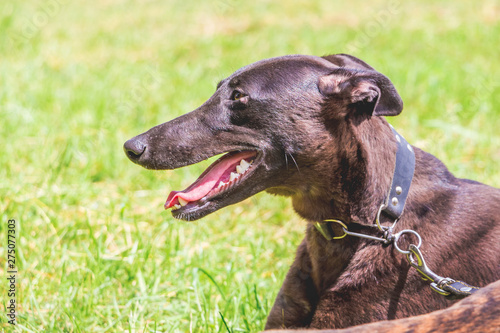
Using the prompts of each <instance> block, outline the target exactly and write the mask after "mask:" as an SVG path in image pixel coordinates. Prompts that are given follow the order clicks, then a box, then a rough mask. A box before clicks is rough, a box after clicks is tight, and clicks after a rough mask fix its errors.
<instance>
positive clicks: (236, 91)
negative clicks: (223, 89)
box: [231, 90, 247, 101]
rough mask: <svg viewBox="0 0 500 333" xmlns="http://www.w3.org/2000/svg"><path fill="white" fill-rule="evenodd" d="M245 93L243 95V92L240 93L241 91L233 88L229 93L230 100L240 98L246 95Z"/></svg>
mask: <svg viewBox="0 0 500 333" xmlns="http://www.w3.org/2000/svg"><path fill="white" fill-rule="evenodd" d="M246 96H247V95H245V94H244V93H242V92H241V91H238V90H235V91H233V93H232V94H231V100H232V101H237V100H240V99H242V98H243V97H246Z"/></svg>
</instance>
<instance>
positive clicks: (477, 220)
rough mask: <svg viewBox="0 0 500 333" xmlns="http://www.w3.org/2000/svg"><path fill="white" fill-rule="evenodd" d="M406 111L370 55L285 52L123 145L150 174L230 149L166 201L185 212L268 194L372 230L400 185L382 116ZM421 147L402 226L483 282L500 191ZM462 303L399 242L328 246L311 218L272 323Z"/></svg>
mask: <svg viewBox="0 0 500 333" xmlns="http://www.w3.org/2000/svg"><path fill="white" fill-rule="evenodd" d="M402 108H403V105H402V101H401V98H400V97H399V95H398V93H397V91H396V89H395V88H394V86H393V85H392V83H391V82H390V81H389V79H387V78H386V77H385V76H383V75H382V74H380V73H378V72H376V71H375V70H374V69H373V68H372V67H370V66H368V65H367V64H365V63H364V62H362V61H361V60H359V59H356V58H354V57H351V56H347V55H333V56H327V57H323V58H320V57H313V56H284V57H279V58H273V59H268V60H263V61H259V62H257V63H255V64H252V65H249V66H247V67H244V68H242V69H240V70H238V71H236V72H235V73H234V74H233V75H231V76H230V77H228V78H226V79H224V80H222V81H221V82H220V83H219V84H218V86H217V90H216V92H215V94H214V95H213V96H212V97H211V98H210V99H209V100H208V101H207V102H205V104H203V105H202V106H201V107H199V108H198V109H196V110H194V111H193V112H191V113H188V114H186V115H184V116H182V117H179V118H177V119H174V120H172V121H170V122H167V123H165V124H162V125H159V126H156V127H154V128H152V129H150V130H149V131H147V132H145V133H143V134H141V135H139V136H137V137H135V138H133V139H131V140H129V141H127V142H126V143H125V146H124V148H125V151H126V154H127V156H128V157H129V158H130V159H131V160H132V161H133V162H135V163H137V164H140V165H142V166H144V167H146V168H150V169H175V168H179V167H182V166H185V165H188V164H193V163H197V162H199V161H202V160H204V159H206V158H209V157H212V156H214V155H216V154H221V153H227V154H226V155H224V156H223V157H222V158H221V159H219V160H218V161H217V162H216V163H214V164H213V165H212V166H210V167H209V168H208V169H207V171H205V172H204V173H203V174H202V175H201V176H200V178H199V179H198V180H197V181H196V182H195V183H193V184H192V185H191V186H189V187H188V188H187V189H186V190H184V191H181V192H172V193H171V194H170V196H169V197H168V199H167V202H166V204H165V207H166V208H173V209H174V210H173V211H172V214H173V216H174V217H176V218H179V219H184V220H196V219H199V218H201V217H203V216H205V215H207V214H209V213H211V212H213V211H215V210H218V209H220V208H222V207H224V206H227V205H230V204H234V203H237V202H239V201H241V200H243V199H245V198H248V197H250V196H252V195H254V194H256V193H258V192H260V191H262V190H266V191H267V192H270V193H273V194H278V195H286V196H290V197H291V198H292V202H293V207H294V209H295V210H296V211H297V213H298V214H300V215H301V216H302V217H303V218H305V219H306V220H308V221H309V222H322V221H324V220H326V219H337V220H341V221H343V222H344V223H345V224H346V225H347V228H348V229H349V230H351V231H357V232H360V233H364V234H371V235H376V236H380V235H379V234H380V232H379V231H378V229H376V228H373V226H372V225H373V223H374V220H375V217H376V215H377V212H378V210H379V207H380V205H381V203H383V202H384V201H385V200H386V196H387V193H388V190H389V188H390V187H391V180H392V178H393V172H394V168H395V159H396V157H395V155H396V149H397V148H396V147H397V143H396V139H395V137H394V135H393V133H392V131H391V129H390V127H389V125H388V123H387V122H386V120H385V119H384V118H383V116H395V115H398V114H399V113H400V112H401V110H402ZM413 150H414V152H415V159H416V166H415V174H414V177H413V181H412V183H411V188H410V191H409V196H408V199H407V201H406V207H405V209H404V212H403V215H402V216H401V218H400V220H399V222H398V224H397V226H396V229H397V230H403V229H412V230H415V231H417V232H418V233H419V234H420V235H421V236H422V239H423V245H422V247H421V250H422V252H423V254H424V255H425V258H426V261H427V263H428V265H429V266H430V267H431V268H432V269H433V270H434V271H435V272H436V273H438V274H439V275H442V276H445V277H448V276H449V277H451V278H454V279H459V280H462V281H466V282H468V283H470V284H472V285H477V286H484V285H486V284H488V283H491V282H493V281H495V280H497V279H499V278H500V255H499V251H500V242H499V241H498V240H499V239H500V190H498V189H495V188H492V187H488V186H486V185H482V184H480V183H477V182H474V181H470V180H464V179H457V178H455V177H454V176H453V175H452V174H451V173H450V172H449V171H448V170H447V169H446V167H445V166H444V165H443V164H442V163H441V162H440V161H439V160H438V159H436V158H435V157H434V156H432V155H430V154H428V153H426V152H423V151H422V150H419V149H418V148H414V149H413ZM382 222H383V223H384V224H387V223H391V222H392V221H391V220H390V219H387V218H384V219H383V220H382ZM397 230H396V231H397ZM340 231H341V232H342V230H341V229H340ZM337 232H338V230H337ZM410 241H411V242H414V240H410V239H405V240H403V241H402V242H401V245H400V246H402V247H404V246H407V245H408V244H409V243H410ZM452 303H453V301H449V300H447V299H446V298H444V297H443V296H441V295H439V294H437V293H435V292H433V291H432V290H431V289H430V288H429V285H428V283H426V282H424V281H422V279H421V277H420V275H419V274H418V273H417V272H416V270H415V269H413V268H411V267H410V266H409V264H408V262H407V260H406V258H405V256H403V255H401V254H400V253H399V252H397V251H395V250H394V246H392V245H383V244H382V243H380V242H377V241H373V240H366V239H360V238H356V237H345V238H343V239H339V240H330V241H328V240H326V239H325V238H324V237H323V235H322V234H321V233H320V232H319V231H318V230H316V229H315V227H314V226H313V224H312V223H310V224H309V226H308V228H307V232H306V237H305V239H304V241H303V242H302V244H301V245H300V246H299V249H298V251H297V256H296V259H295V261H294V263H293V265H292V267H291V269H290V271H289V273H288V275H287V277H286V279H285V282H284V284H283V286H282V288H281V290H280V292H279V294H278V296H277V298H276V302H275V304H274V306H273V308H272V310H271V313H270V315H269V318H268V321H267V325H266V328H267V329H269V328H284V327H313V328H343V327H349V326H353V325H358V324H363V323H369V322H372V321H379V320H386V319H396V318H403V317H409V316H414V315H420V314H424V313H428V312H431V311H434V310H438V309H444V308H446V307H448V306H450V305H451V304H452Z"/></svg>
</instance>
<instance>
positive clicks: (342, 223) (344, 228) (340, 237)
mask: <svg viewBox="0 0 500 333" xmlns="http://www.w3.org/2000/svg"><path fill="white" fill-rule="evenodd" d="M324 222H335V223H338V224H340V225H341V226H342V230H343V231H344V234H343V235H342V236H338V237H332V239H342V238H344V237H345V236H347V233H346V232H345V231H346V230H347V226H346V225H345V223H344V222H342V221H340V220H324Z"/></svg>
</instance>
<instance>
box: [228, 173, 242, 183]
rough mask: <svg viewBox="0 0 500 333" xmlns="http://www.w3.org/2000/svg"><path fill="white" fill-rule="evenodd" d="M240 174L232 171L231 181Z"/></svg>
mask: <svg viewBox="0 0 500 333" xmlns="http://www.w3.org/2000/svg"><path fill="white" fill-rule="evenodd" d="M239 176H240V175H239V174H237V173H234V172H231V176H230V177H229V181H230V182H232V181H233V180H235V179H237V178H238V177H239Z"/></svg>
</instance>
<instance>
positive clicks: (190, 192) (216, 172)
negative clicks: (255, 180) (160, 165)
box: [165, 151, 255, 209]
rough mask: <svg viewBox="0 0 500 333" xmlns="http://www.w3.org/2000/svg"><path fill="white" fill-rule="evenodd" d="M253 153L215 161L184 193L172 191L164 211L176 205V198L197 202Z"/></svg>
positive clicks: (248, 152) (244, 153) (249, 152)
mask: <svg viewBox="0 0 500 333" xmlns="http://www.w3.org/2000/svg"><path fill="white" fill-rule="evenodd" d="M254 155H255V152H252V151H247V152H242V153H239V154H234V155H230V156H227V155H226V156H227V157H226V156H224V157H222V158H221V159H220V160H218V161H216V162H215V163H214V164H212V165H211V166H210V167H209V171H208V173H207V174H206V175H204V176H203V177H201V178H198V179H197V180H196V181H195V182H194V183H193V184H191V185H190V186H189V187H188V188H187V189H185V190H184V191H172V192H170V194H169V195H168V198H167V202H165V209H168V208H170V207H172V206H173V205H175V204H176V203H177V200H176V199H177V198H182V199H184V200H185V201H188V202H191V201H197V200H200V199H201V198H203V197H204V196H206V195H207V194H208V192H210V191H211V190H212V189H213V188H214V187H215V185H217V184H218V182H219V179H220V178H221V177H222V175H224V173H225V172H226V170H228V169H229V168H231V167H234V166H236V165H237V164H239V162H240V161H241V160H242V159H244V158H249V157H253V156H254Z"/></svg>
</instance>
